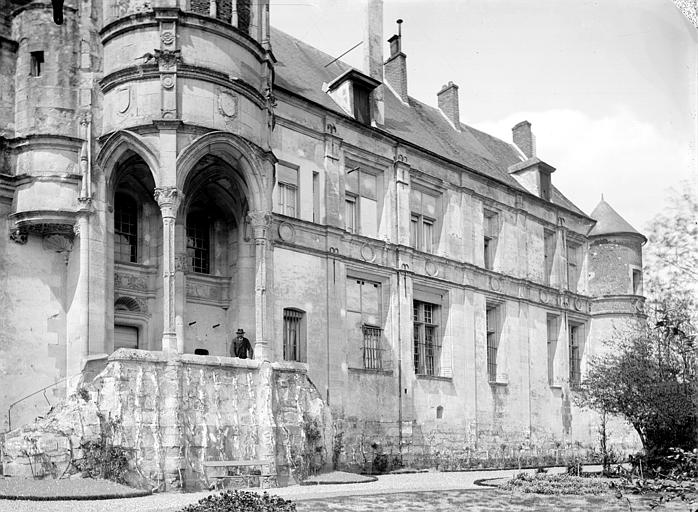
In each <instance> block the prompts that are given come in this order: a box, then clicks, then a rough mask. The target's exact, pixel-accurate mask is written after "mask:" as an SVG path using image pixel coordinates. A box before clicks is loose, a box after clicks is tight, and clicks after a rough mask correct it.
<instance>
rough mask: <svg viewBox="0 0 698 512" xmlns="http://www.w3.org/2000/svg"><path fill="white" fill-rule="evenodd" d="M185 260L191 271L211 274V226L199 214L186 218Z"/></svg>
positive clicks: (203, 215)
mask: <svg viewBox="0 0 698 512" xmlns="http://www.w3.org/2000/svg"><path fill="white" fill-rule="evenodd" d="M187 259H188V260H189V266H190V268H191V270H192V271H194V272H198V273H199V274H210V273H211V224H210V222H209V220H208V217H206V215H205V214H203V213H200V212H196V213H190V214H189V215H188V216H187Z"/></svg>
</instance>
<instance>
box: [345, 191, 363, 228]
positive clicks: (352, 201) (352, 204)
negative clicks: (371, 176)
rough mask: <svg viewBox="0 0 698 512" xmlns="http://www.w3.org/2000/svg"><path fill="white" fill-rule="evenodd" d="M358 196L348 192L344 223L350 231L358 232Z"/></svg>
mask: <svg viewBox="0 0 698 512" xmlns="http://www.w3.org/2000/svg"><path fill="white" fill-rule="evenodd" d="M357 213H358V210H357V208H356V196H355V195H352V194H347V195H346V198H345V201H344V223H345V227H346V230H347V231H349V233H357V232H358V231H357V228H358V225H359V219H358V216H357Z"/></svg>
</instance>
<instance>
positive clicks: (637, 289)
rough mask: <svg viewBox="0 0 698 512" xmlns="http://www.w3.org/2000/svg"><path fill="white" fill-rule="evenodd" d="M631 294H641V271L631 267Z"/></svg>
mask: <svg viewBox="0 0 698 512" xmlns="http://www.w3.org/2000/svg"><path fill="white" fill-rule="evenodd" d="M633 295H642V271H641V270H639V269H636V268H634V269H633Z"/></svg>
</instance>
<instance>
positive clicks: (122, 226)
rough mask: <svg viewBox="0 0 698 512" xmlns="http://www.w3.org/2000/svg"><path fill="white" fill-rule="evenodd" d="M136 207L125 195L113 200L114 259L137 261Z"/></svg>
mask: <svg viewBox="0 0 698 512" xmlns="http://www.w3.org/2000/svg"><path fill="white" fill-rule="evenodd" d="M137 247H138V205H137V204H136V201H135V200H134V199H132V198H131V197H129V196H127V195H125V194H117V195H116V197H115V198H114V259H115V260H116V261H121V262H131V263H135V262H136V261H138V254H137Z"/></svg>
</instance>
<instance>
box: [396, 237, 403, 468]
mask: <svg viewBox="0 0 698 512" xmlns="http://www.w3.org/2000/svg"><path fill="white" fill-rule="evenodd" d="M395 261H396V264H397V265H399V264H400V249H399V248H396V249H395ZM396 273H397V422H398V423H397V425H398V427H397V432H398V453H399V454H400V462H401V463H402V312H401V309H402V305H401V303H400V301H401V296H400V268H399V266H398V268H397V269H396Z"/></svg>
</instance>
